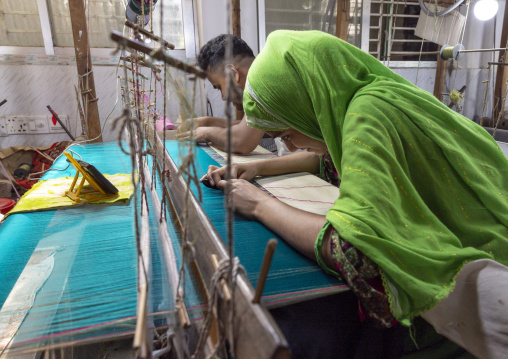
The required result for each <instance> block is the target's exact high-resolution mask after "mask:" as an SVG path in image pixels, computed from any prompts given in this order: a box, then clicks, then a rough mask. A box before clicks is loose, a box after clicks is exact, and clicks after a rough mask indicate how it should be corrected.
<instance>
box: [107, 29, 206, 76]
mask: <svg viewBox="0 0 508 359" xmlns="http://www.w3.org/2000/svg"><path fill="white" fill-rule="evenodd" d="M111 40H113V41H115V42H117V43H118V44H120V45H125V46H127V47H130V48H132V49H134V50H137V51H140V52H142V53H145V54H147V55H150V56H151V57H153V58H154V59H157V60H160V61H162V62H165V63H166V64H168V65H170V66H173V67H176V68H177V69H180V70H182V71H185V72H187V73H189V74H192V75H196V76H197V77H199V78H202V79H205V78H206V72H205V71H203V70H201V69H199V68H197V67H196V66H194V65H191V64H187V63H185V62H183V61H180V60H177V59H175V58H173V57H171V56H169V55H168V54H166V53H165V52H164V50H162V49H158V50H154V49H152V48H151V47H148V46H146V45H145V44H144V43H142V42H141V41H137V40H132V39H129V38H127V37H124V36H122V34H120V33H119V32H118V31H114V30H113V31H112V32H111Z"/></svg>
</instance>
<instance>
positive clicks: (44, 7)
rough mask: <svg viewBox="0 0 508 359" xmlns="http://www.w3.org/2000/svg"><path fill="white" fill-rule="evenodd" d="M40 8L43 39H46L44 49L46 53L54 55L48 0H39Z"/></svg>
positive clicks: (38, 6) (38, 5)
mask: <svg viewBox="0 0 508 359" xmlns="http://www.w3.org/2000/svg"><path fill="white" fill-rule="evenodd" d="M37 8H38V10H39V19H40V21H41V30H42V39H43V40H44V49H45V51H46V55H54V54H55V48H54V45H53V35H52V33H51V23H50V21H49V14H48V3H47V0H37Z"/></svg>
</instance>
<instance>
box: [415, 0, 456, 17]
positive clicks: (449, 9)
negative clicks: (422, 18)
mask: <svg viewBox="0 0 508 359" xmlns="http://www.w3.org/2000/svg"><path fill="white" fill-rule="evenodd" d="M418 1H419V2H420V7H421V9H422V11H423V12H424V13H425V15H427V16H431V17H434V16H437V17H439V16H443V15H446V14H448V13H450V12H452V11H453V10H455V9H456V8H458V7H459V6H460V5H462V3H463V2H464V1H465V0H460V1H459V2H456V3H455V4H453V5H452V6H450V7H449V8H448V9H445V10H443V11H439V12H436V13H434V12H432V11H430V10H429V9H427V7H426V6H425V4H424V2H423V0H418Z"/></svg>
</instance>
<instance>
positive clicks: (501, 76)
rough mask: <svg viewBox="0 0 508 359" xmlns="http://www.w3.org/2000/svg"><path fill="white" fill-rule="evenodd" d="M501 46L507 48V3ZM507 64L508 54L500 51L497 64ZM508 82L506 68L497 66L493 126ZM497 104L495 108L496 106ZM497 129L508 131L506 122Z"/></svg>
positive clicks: (502, 106)
mask: <svg viewBox="0 0 508 359" xmlns="http://www.w3.org/2000/svg"><path fill="white" fill-rule="evenodd" d="M500 45H501V46H508V3H507V4H505V6H504V15H503V29H502V31H501V42H500ZM503 59H504V62H505V63H507V62H508V54H507V53H506V51H501V52H500V53H499V62H502V60H503ZM507 80H508V70H507V69H506V66H502V65H499V66H497V73H496V82H495V85H494V97H493V98H492V101H493V103H492V105H493V109H494V110H493V111H492V121H491V122H493V123H494V125H495V123H496V121H497V117H498V116H499V112H501V111H503V108H504V105H505V104H504V103H503V99H504V98H506V81H507ZM496 104H497V106H496ZM498 128H502V129H508V121H500V123H499V126H498Z"/></svg>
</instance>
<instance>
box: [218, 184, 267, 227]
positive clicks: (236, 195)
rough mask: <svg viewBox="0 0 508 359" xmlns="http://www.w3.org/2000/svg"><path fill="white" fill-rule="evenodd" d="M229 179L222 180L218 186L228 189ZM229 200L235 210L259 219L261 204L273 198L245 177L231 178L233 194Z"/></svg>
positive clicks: (245, 215)
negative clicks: (244, 178)
mask: <svg viewBox="0 0 508 359" xmlns="http://www.w3.org/2000/svg"><path fill="white" fill-rule="evenodd" d="M226 185H227V181H225V180H221V181H219V182H218V184H217V187H219V188H220V189H221V190H222V191H224V190H225V189H226ZM229 200H230V201H231V202H232V204H233V208H234V209H235V211H237V212H238V213H240V214H241V215H242V216H244V217H246V218H249V219H258V215H259V207H260V204H263V205H266V202H267V201H272V200H274V198H272V197H271V196H270V195H268V194H267V193H265V192H263V191H262V190H260V189H259V188H257V187H256V186H254V185H253V184H252V183H249V182H248V181H246V180H243V179H234V180H231V194H230V196H229Z"/></svg>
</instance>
